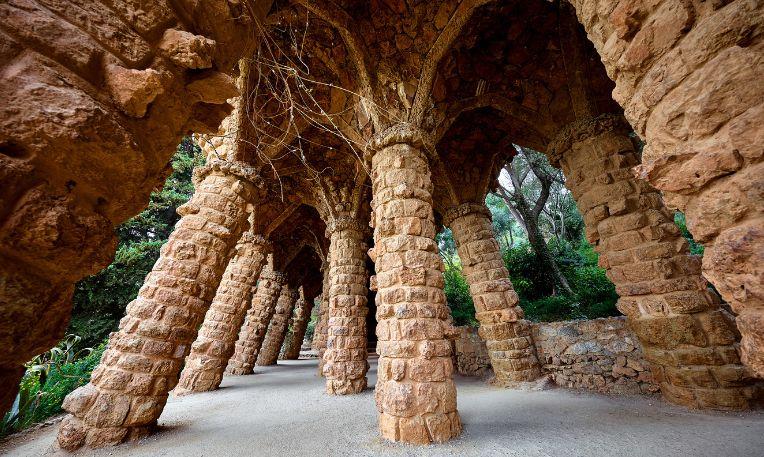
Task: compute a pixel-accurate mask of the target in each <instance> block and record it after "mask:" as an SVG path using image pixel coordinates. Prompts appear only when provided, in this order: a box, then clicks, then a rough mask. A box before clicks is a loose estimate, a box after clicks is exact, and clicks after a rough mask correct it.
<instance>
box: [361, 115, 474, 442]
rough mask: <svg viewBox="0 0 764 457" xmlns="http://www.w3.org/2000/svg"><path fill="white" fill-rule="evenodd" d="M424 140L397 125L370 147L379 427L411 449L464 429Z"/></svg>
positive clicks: (408, 127) (410, 130)
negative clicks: (453, 376)
mask: <svg viewBox="0 0 764 457" xmlns="http://www.w3.org/2000/svg"><path fill="white" fill-rule="evenodd" d="M422 138H423V135H422V133H421V132H419V131H418V130H417V129H416V128H415V127H413V126H411V125H408V124H399V125H396V126H393V127H392V128H390V129H388V130H387V131H385V132H383V133H382V134H380V135H378V136H377V137H375V138H374V140H373V141H372V143H371V144H370V148H369V155H371V175H372V176H371V179H372V191H373V196H374V197H373V199H372V205H371V206H372V225H373V227H374V244H375V245H374V248H373V249H372V250H370V251H369V254H370V255H371V258H372V260H374V261H375V264H376V272H377V274H376V287H377V322H378V324H377V338H378V342H377V353H378V354H379V367H378V375H377V386H376V391H375V397H376V401H377V409H378V410H379V429H380V433H381V434H382V436H383V437H384V438H386V439H388V440H392V441H402V442H405V443H413V444H428V443H432V442H443V441H447V440H449V439H451V438H453V437H455V436H457V435H459V433H460V432H461V429H462V426H461V422H460V420H459V413H458V412H457V410H456V386H455V385H454V382H453V380H452V374H453V370H454V368H453V363H452V361H451V342H450V341H449V340H448V337H449V336H452V335H454V329H453V327H452V326H451V325H449V324H448V321H447V318H448V316H449V314H450V313H449V309H448V307H447V306H446V297H445V294H444V293H443V286H444V282H443V270H444V268H443V262H442V261H441V259H440V256H438V247H437V244H436V243H435V223H434V218H433V210H432V192H433V185H432V179H431V172H430V166H429V163H428V158H427V156H426V155H425V153H424V148H425V146H424V144H423V141H422Z"/></svg>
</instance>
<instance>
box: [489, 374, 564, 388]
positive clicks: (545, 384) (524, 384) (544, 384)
mask: <svg viewBox="0 0 764 457" xmlns="http://www.w3.org/2000/svg"><path fill="white" fill-rule="evenodd" d="M538 376H540V377H538ZM538 376H537V377H536V378H535V379H534V380H533V381H512V380H502V379H499V378H497V377H495V376H494V377H493V378H491V379H489V380H488V384H489V385H491V386H494V387H501V388H504V389H511V390H520V391H523V392H538V391H542V390H549V389H553V388H554V387H555V384H554V381H553V380H552V378H551V377H550V376H549V375H546V374H541V373H539V374H538Z"/></svg>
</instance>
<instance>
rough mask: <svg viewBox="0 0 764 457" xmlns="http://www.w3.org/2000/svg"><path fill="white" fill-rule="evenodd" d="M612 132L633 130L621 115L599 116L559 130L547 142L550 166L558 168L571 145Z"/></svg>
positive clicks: (608, 114) (572, 123) (581, 120)
mask: <svg viewBox="0 0 764 457" xmlns="http://www.w3.org/2000/svg"><path fill="white" fill-rule="evenodd" d="M614 130H621V131H623V133H628V132H631V131H632V130H633V129H632V128H631V125H629V123H628V122H627V121H626V118H625V117H623V114H620V113H606V114H600V115H599V116H595V117H588V118H585V119H579V120H577V121H574V122H571V123H570V124H568V125H566V126H565V127H563V128H561V129H560V131H559V132H557V135H555V137H554V138H553V139H552V141H550V142H549V145H548V146H547V148H546V156H547V157H548V158H549V162H550V163H551V164H552V165H554V166H559V163H560V160H561V159H562V156H563V154H565V152H567V151H568V150H570V148H571V147H572V146H573V143H576V142H578V141H583V140H585V139H587V138H590V137H593V136H596V135H599V134H602V133H604V132H610V131H614Z"/></svg>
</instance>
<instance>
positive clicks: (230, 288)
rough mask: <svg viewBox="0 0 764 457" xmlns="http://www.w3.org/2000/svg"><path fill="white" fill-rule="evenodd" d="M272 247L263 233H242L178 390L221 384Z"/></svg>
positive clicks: (181, 392) (199, 390)
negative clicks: (261, 234)
mask: <svg viewBox="0 0 764 457" xmlns="http://www.w3.org/2000/svg"><path fill="white" fill-rule="evenodd" d="M270 250H271V243H270V242H269V241H267V240H266V239H265V238H263V237H262V236H260V235H254V234H252V233H250V232H246V233H244V235H242V237H241V239H240V240H239V243H238V244H237V245H236V254H235V255H234V258H233V259H231V261H230V262H229V263H228V267H227V268H226V270H225V273H223V280H222V281H220V286H219V287H218V290H217V293H216V294H215V298H214V299H213V300H212V305H211V306H210V309H209V310H208V311H207V315H206V316H205V318H204V323H203V324H202V327H201V328H200V329H199V336H198V337H197V338H196V341H194V344H193V345H192V346H191V353H190V354H189V356H188V357H186V366H185V368H183V372H182V373H181V375H180V382H179V383H178V387H176V388H175V393H177V394H184V393H191V392H206V391H209V390H215V389H217V388H218V387H220V382H221V381H222V380H223V372H225V368H226V365H227V364H228V359H230V358H231V356H232V355H233V352H234V349H235V344H236V339H237V338H238V336H239V330H240V329H241V327H242V324H243V323H244V316H245V315H246V313H247V309H248V308H249V306H250V304H251V303H252V295H253V293H252V292H253V290H254V289H255V286H256V284H257V279H258V278H259V277H260V271H261V270H262V268H263V265H265V263H266V262H267V261H268V253H269V251H270Z"/></svg>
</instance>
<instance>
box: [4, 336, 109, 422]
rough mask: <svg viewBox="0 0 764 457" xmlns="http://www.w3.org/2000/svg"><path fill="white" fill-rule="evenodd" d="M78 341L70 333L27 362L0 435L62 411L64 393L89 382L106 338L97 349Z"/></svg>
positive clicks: (99, 358) (101, 353) (104, 345)
mask: <svg viewBox="0 0 764 457" xmlns="http://www.w3.org/2000/svg"><path fill="white" fill-rule="evenodd" d="M79 343H80V341H79V337H76V336H74V335H68V336H67V337H66V338H65V339H64V340H63V341H62V342H61V343H59V345H58V346H56V347H55V348H53V349H51V350H50V351H48V352H46V353H44V354H42V355H39V356H37V357H35V358H34V359H32V361H31V362H29V363H28V364H27V371H26V373H25V374H24V377H23V378H22V379H21V384H20V385H19V394H18V396H17V397H16V401H15V403H14V406H13V408H12V409H11V411H9V412H8V413H6V415H5V417H3V420H2V423H0V436H5V435H7V434H10V433H13V432H17V431H19V430H23V429H24V428H27V427H29V426H30V425H33V424H36V423H39V422H42V421H44V420H45V419H47V418H49V417H51V416H54V415H56V414H58V413H60V412H62V411H63V410H62V409H61V404H62V403H63V401H64V397H66V396H67V395H68V394H69V392H71V391H73V390H74V389H76V388H78V387H80V386H82V385H85V384H86V383H87V382H88V380H89V379H90V373H91V372H92V371H93V369H94V368H95V367H96V366H97V365H98V362H99V361H100V360H101V355H103V351H104V349H106V342H103V343H102V344H101V345H99V346H98V347H97V348H95V349H90V348H85V349H79V350H78V349H77V347H78V346H79Z"/></svg>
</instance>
